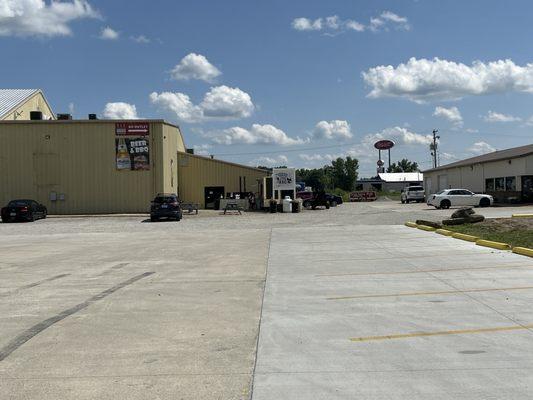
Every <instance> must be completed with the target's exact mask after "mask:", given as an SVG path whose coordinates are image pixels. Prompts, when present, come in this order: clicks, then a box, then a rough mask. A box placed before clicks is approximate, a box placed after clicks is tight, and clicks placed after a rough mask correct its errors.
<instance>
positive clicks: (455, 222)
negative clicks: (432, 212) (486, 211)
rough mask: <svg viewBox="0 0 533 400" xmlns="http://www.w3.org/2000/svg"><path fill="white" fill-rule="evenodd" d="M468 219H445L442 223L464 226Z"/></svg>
mask: <svg viewBox="0 0 533 400" xmlns="http://www.w3.org/2000/svg"><path fill="white" fill-rule="evenodd" d="M466 222H467V219H466V218H451V219H445V220H443V221H442V224H443V225H462V224H466Z"/></svg>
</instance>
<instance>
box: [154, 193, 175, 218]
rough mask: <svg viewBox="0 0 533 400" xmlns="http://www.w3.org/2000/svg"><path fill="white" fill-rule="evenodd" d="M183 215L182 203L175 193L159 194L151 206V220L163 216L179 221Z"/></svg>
mask: <svg viewBox="0 0 533 400" xmlns="http://www.w3.org/2000/svg"><path fill="white" fill-rule="evenodd" d="M182 215H183V214H182V211H181V203H180V201H179V199H178V196H177V195H175V194H173V193H160V194H158V195H157V196H156V197H155V199H154V201H152V204H151V206H150V220H151V221H159V220H160V219H161V218H166V219H175V220H176V221H179V220H180V219H181V217H182Z"/></svg>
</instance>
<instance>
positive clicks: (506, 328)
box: [350, 325, 533, 342]
mask: <svg viewBox="0 0 533 400" xmlns="http://www.w3.org/2000/svg"><path fill="white" fill-rule="evenodd" d="M531 328H533V325H514V326H502V327H499V328H480V329H459V330H455V331H437V332H415V333H404V334H399V335H385V336H366V337H355V338H350V340H351V341H352V342H371V341H377V340H393V339H407V338H415V337H423V336H443V335H466V334H472V333H490V332H505V331H518V330H527V329H531Z"/></svg>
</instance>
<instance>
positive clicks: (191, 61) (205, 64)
mask: <svg viewBox="0 0 533 400" xmlns="http://www.w3.org/2000/svg"><path fill="white" fill-rule="evenodd" d="M221 74H222V72H220V71H219V69H218V68H217V67H215V66H214V65H213V64H211V63H210V62H209V61H208V60H207V58H205V56H203V55H201V54H195V53H190V54H187V55H186V56H185V57H183V58H182V59H181V61H180V63H179V64H178V65H176V66H175V67H174V68H173V69H172V71H170V75H171V77H172V79H175V80H185V81H188V80H191V79H197V80H202V81H205V82H213V80H214V79H215V78H216V77H217V76H220V75H221Z"/></svg>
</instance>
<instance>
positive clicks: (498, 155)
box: [424, 144, 533, 173]
mask: <svg viewBox="0 0 533 400" xmlns="http://www.w3.org/2000/svg"><path fill="white" fill-rule="evenodd" d="M530 154H533V144H528V145H525V146H520V147H513V148H512V149H506V150H497V151H493V152H492V153H487V154H483V155H481V156H476V157H471V158H467V159H465V160H461V161H456V162H453V163H451V164H446V165H442V166H440V167H437V168H433V169H428V170H427V171H424V173H426V172H433V171H442V170H445V169H449V168H457V167H467V166H469V165H474V164H482V163H486V162H492V161H501V160H508V159H511V158H518V157H525V156H528V155H530Z"/></svg>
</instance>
